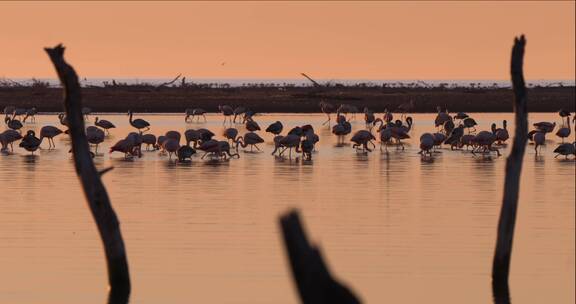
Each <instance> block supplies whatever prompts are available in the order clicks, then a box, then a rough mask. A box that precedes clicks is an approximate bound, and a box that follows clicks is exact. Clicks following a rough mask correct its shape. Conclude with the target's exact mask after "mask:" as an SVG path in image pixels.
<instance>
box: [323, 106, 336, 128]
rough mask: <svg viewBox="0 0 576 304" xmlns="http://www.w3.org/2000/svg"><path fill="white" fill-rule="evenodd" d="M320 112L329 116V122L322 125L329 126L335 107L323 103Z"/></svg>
mask: <svg viewBox="0 0 576 304" xmlns="http://www.w3.org/2000/svg"><path fill="white" fill-rule="evenodd" d="M320 110H321V111H322V113H324V114H326V116H328V120H326V121H325V122H323V123H322V125H325V124H327V123H328V124H329V123H330V114H331V113H332V112H334V105H333V104H331V103H328V102H326V101H321V102H320Z"/></svg>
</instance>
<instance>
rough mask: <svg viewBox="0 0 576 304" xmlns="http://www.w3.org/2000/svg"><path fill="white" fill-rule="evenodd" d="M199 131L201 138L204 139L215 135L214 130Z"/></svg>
mask: <svg viewBox="0 0 576 304" xmlns="http://www.w3.org/2000/svg"><path fill="white" fill-rule="evenodd" d="M198 132H199V133H200V139H201V140H202V141H206V140H210V139H212V137H214V135H215V134H214V133H213V132H212V131H210V130H208V129H198Z"/></svg>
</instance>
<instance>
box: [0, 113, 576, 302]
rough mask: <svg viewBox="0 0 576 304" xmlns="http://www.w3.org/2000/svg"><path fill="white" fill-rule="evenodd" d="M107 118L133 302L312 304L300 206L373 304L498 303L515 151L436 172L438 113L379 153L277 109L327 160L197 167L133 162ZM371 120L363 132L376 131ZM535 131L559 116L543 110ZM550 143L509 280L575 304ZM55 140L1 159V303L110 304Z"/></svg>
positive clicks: (45, 119)
mask: <svg viewBox="0 0 576 304" xmlns="http://www.w3.org/2000/svg"><path fill="white" fill-rule="evenodd" d="M99 116H100V118H101V119H108V120H110V121H112V122H113V123H115V124H116V126H117V128H116V129H113V130H112V132H111V135H110V136H109V137H108V139H107V140H106V141H105V143H104V144H103V145H101V147H100V148H99V151H102V152H105V155H101V156H98V157H96V158H95V163H96V165H97V166H98V167H99V168H105V167H108V166H114V167H115V169H114V170H113V171H111V172H109V173H107V174H106V175H105V176H104V178H103V180H104V182H105V184H106V186H107V189H108V193H109V195H110V197H111V200H112V203H113V206H114V208H115V210H116V212H117V213H118V215H119V217H120V221H121V224H122V232H123V235H124V240H125V243H126V246H127V251H128V256H129V263H130V271H131V275H132V282H133V293H132V297H131V303H298V299H297V297H296V293H295V288H294V286H293V283H292V279H291V273H290V270H289V268H288V264H287V261H286V258H285V255H284V252H283V249H284V247H283V244H282V243H281V237H280V235H279V227H278V224H277V219H278V216H279V215H280V214H281V213H282V212H285V211H286V210H288V209H289V208H291V207H297V208H299V209H301V211H302V216H303V220H304V223H305V225H306V227H307V228H308V232H309V236H310V238H311V240H313V241H316V242H318V243H319V244H321V246H322V248H323V250H324V252H325V257H326V258H327V261H328V262H329V263H330V266H331V269H332V271H333V272H334V274H335V276H336V277H338V278H341V279H342V280H343V281H344V282H346V283H348V284H349V285H350V286H351V287H352V288H353V289H354V290H355V291H356V293H357V294H359V295H360V296H361V298H362V299H363V300H364V302H366V303H490V302H492V292H491V285H490V271H491V265H492V254H493V249H494V244H495V240H496V235H495V234H496V225H497V221H498V214H499V210H500V206H501V199H502V188H503V179H504V167H505V162H506V158H505V156H507V155H508V153H509V150H510V146H511V143H510V146H508V147H507V148H503V149H501V151H502V152H503V154H504V156H503V157H499V158H497V157H495V156H494V157H492V158H482V157H474V156H473V155H472V154H470V153H466V152H461V151H450V150H449V149H446V148H444V149H442V150H440V151H441V153H435V155H434V160H433V161H432V162H425V161H422V160H421V159H420V156H419V155H418V154H416V152H418V150H419V149H418V143H419V140H418V138H419V136H420V134H421V133H423V132H431V131H434V126H433V120H434V117H435V115H434V114H417V115H412V116H413V117H414V121H415V127H414V129H413V131H412V133H411V136H412V139H410V140H408V141H407V143H408V144H407V146H406V150H405V151H397V150H395V148H394V147H392V148H391V149H390V153H388V154H385V153H381V152H380V151H379V150H375V151H374V152H373V153H370V154H368V155H365V154H359V153H356V152H355V151H354V150H353V149H352V148H351V147H350V146H345V147H335V144H336V140H337V139H336V137H335V136H334V135H332V134H331V132H330V129H329V128H328V127H326V126H324V127H323V126H322V122H323V121H324V119H325V116H323V115H320V114H280V115H274V114H265V115H259V116H257V117H256V121H258V123H259V124H260V126H261V127H262V129H265V128H266V126H268V124H269V123H271V122H274V121H276V120H281V121H282V122H283V123H284V130H285V131H284V133H286V132H287V131H288V130H289V129H290V128H291V127H293V126H296V125H302V124H306V123H311V124H313V125H314V127H315V130H316V133H318V134H319V135H320V143H319V144H318V146H317V149H318V152H317V153H315V154H314V155H313V161H311V162H302V161H301V160H294V159H293V160H289V159H283V160H282V159H277V158H275V157H274V156H271V155H270V152H271V151H272V150H273V145H272V144H271V143H270V142H271V140H272V136H270V134H266V133H264V132H260V135H261V136H262V137H264V138H265V139H266V141H267V143H266V144H263V145H261V148H263V150H264V152H263V153H245V152H240V159H233V160H231V161H227V162H220V163H214V162H209V161H206V160H200V157H194V159H193V161H192V163H189V164H174V162H169V161H168V157H167V156H160V155H159V154H158V152H145V153H144V156H143V157H142V158H140V159H135V160H133V161H126V160H124V159H123V155H122V154H119V153H118V154H116V153H114V154H108V153H107V151H108V147H109V146H110V145H111V144H113V143H115V142H116V141H117V140H119V139H121V138H123V137H124V136H125V135H126V134H127V133H128V132H130V131H133V129H132V127H131V126H130V125H129V124H128V117H127V116H126V115H125V114H122V115H99ZM135 116H136V117H141V118H144V119H146V120H148V121H149V122H150V123H151V125H152V128H151V130H150V132H151V133H153V134H155V135H160V134H163V133H165V132H166V131H168V130H178V131H180V132H182V133H183V132H184V131H185V130H186V129H187V128H195V129H197V128H203V127H204V128H209V129H211V130H212V131H213V132H214V133H216V134H217V136H218V137H220V134H221V131H222V130H223V129H224V128H223V126H222V117H221V116H220V115H209V116H208V122H207V123H204V122H201V123H188V124H187V123H185V122H184V119H183V115H180V114H179V115H135ZM357 116H358V117H357V119H356V120H355V121H353V128H354V131H356V130H358V129H361V128H364V122H363V120H362V115H357ZM379 116H381V115H379ZM471 116H472V117H474V118H475V119H476V120H477V121H478V123H479V128H478V130H489V128H490V124H491V123H492V122H498V124H499V125H501V121H502V119H507V120H508V121H509V129H513V127H514V119H513V114H512V113H505V114H471ZM93 119H94V115H92V116H91V121H93ZM530 120H531V122H536V121H542V120H546V121H557V122H559V121H560V117H559V116H558V115H557V114H555V113H546V114H531V115H530ZM47 124H52V125H55V126H58V127H61V126H60V125H59V123H58V120H57V118H56V116H55V115H39V116H38V117H37V122H36V123H34V124H26V126H25V129H34V130H37V131H39V130H40V128H41V127H42V126H44V125H47ZM2 128H3V127H2ZM237 128H239V130H240V133H244V131H245V130H244V127H243V126H242V125H237ZM572 132H574V130H572ZM510 133H511V134H513V130H510ZM220 138H221V137H220ZM547 139H548V144H547V146H545V147H543V149H542V152H543V156H542V157H535V153H534V149H533V146H532V145H529V146H528V147H527V150H526V155H525V158H524V167H523V172H522V188H521V194H520V202H519V209H518V218H517V225H516V238H515V240H514V251H513V257H512V268H511V277H510V288H511V290H510V291H511V297H512V301H513V302H514V303H574V302H575V296H574V294H575V287H574V286H575V270H574V267H575V265H574V260H575V253H574V252H575V249H574V247H575V175H576V174H575V167H576V165H575V162H574V161H572V160H570V161H565V160H564V159H563V158H562V159H560V158H558V159H554V154H553V153H552V151H553V150H554V148H555V147H556V143H557V142H559V138H557V137H556V136H555V135H553V134H549V135H548V138H547ZM573 140H574V133H573V134H572V135H571V137H570V142H571V141H573ZM55 141H56V149H55V150H52V151H48V150H42V151H40V152H39V153H38V155H37V156H35V157H30V156H27V154H28V153H26V152H25V151H24V150H22V149H20V148H15V154H13V155H1V156H0V187H1V191H0V197H1V200H0V206H1V207H0V269H1V270H2V275H1V276H0V302H2V303H104V302H105V301H106V297H107V278H106V266H105V261H104V254H103V250H102V246H101V242H100V239H99V237H98V234H97V230H96V226H95V224H94V222H93V220H92V217H91V214H90V212H89V210H88V208H87V205H86V202H85V199H84V195H83V193H82V191H81V188H80V183H79V180H78V178H77V176H76V174H75V171H74V166H73V162H72V158H71V155H70V154H69V153H68V150H69V145H70V142H69V139H68V138H67V135H61V136H59V137H57V138H56V139H55ZM43 147H45V148H47V147H48V143H47V142H44V143H43Z"/></svg>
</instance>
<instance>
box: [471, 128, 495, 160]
mask: <svg viewBox="0 0 576 304" xmlns="http://www.w3.org/2000/svg"><path fill="white" fill-rule="evenodd" d="M495 141H496V135H494V134H492V132H488V131H481V132H480V133H478V134H477V135H476V137H474V142H475V143H476V144H477V145H478V149H480V148H483V150H482V153H486V152H490V151H495V152H496V154H497V155H498V156H500V151H499V150H498V149H496V148H494V147H492V144H494V142H495ZM472 154H475V153H474V149H472Z"/></svg>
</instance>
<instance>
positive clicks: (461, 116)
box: [454, 112, 468, 121]
mask: <svg viewBox="0 0 576 304" xmlns="http://www.w3.org/2000/svg"><path fill="white" fill-rule="evenodd" d="M466 118H468V114H466V113H464V112H458V113H456V115H454V119H458V120H460V121H462V120H464V119H466Z"/></svg>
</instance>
